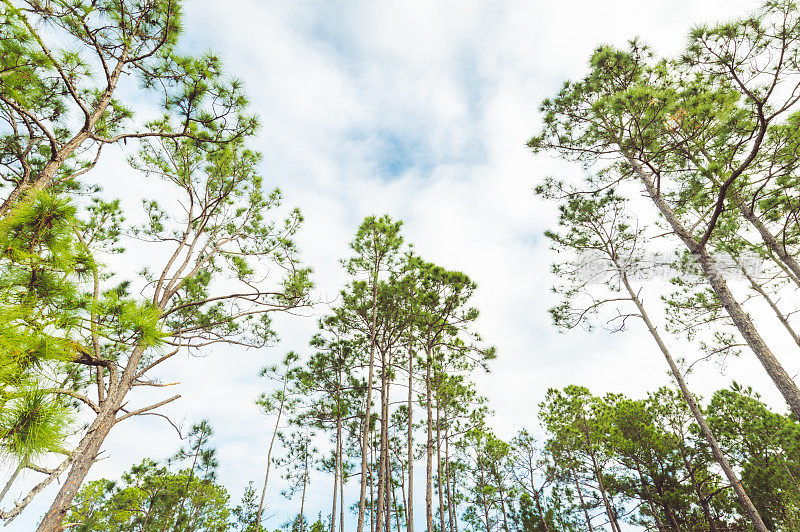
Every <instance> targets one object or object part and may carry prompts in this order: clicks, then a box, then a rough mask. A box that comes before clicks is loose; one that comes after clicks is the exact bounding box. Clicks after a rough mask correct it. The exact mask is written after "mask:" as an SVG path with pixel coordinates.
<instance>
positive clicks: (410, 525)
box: [406, 343, 414, 532]
mask: <svg viewBox="0 0 800 532" xmlns="http://www.w3.org/2000/svg"><path fill="white" fill-rule="evenodd" d="M413 400H414V353H413V351H412V348H411V344H410V343H409V346H408V434H407V437H406V439H407V442H406V443H407V445H408V449H407V450H408V496H407V497H406V500H407V501H408V502H407V503H406V506H407V509H406V514H407V515H408V517H407V524H406V529H407V530H408V532H414V408H413V407H414V402H413Z"/></svg>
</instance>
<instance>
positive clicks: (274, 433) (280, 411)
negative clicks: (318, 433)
mask: <svg viewBox="0 0 800 532" xmlns="http://www.w3.org/2000/svg"><path fill="white" fill-rule="evenodd" d="M287 382H288V378H287V377H286V376H284V379H283V393H282V394H281V402H280V403H279V404H278V414H277V417H276V419H275V428H274V429H273V430H272V438H270V440H269V448H268V449H267V470H266V472H265V473H264V486H263V487H262V488H261V500H260V501H259V503H258V512H256V519H255V522H254V524H255V526H256V530H258V527H259V526H261V515H262V513H263V512H264V500H265V497H266V495H267V482H268V481H269V469H270V465H271V463H272V448H273V446H274V445H275V437H276V436H277V435H278V426H279V425H280V422H281V415H282V414H283V405H284V402H285V401H286V385H287Z"/></svg>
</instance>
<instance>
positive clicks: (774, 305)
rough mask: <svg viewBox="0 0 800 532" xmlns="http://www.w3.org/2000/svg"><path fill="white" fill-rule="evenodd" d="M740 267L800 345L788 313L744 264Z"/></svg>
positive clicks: (799, 339)
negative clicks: (780, 307) (787, 315)
mask: <svg viewBox="0 0 800 532" xmlns="http://www.w3.org/2000/svg"><path fill="white" fill-rule="evenodd" d="M739 269H740V270H741V271H742V273H743V274H744V276H745V277H746V278H747V280H748V281H749V282H750V286H751V287H752V288H753V290H755V291H756V292H758V293H759V295H761V297H763V298H764V300H765V301H766V302H767V304H768V305H769V306H770V308H771V309H772V312H774V313H775V317H777V318H778V321H779V322H781V325H783V328H784V329H786V332H788V333H789V336H791V337H792V340H794V343H795V344H797V345H798V346H800V336H798V334H797V332H796V331H795V330H794V328H793V327H792V324H791V323H789V318H787V317H786V315H785V314H784V313H783V312H781V309H779V308H778V304H777V303H776V302H775V301H774V300H773V299H772V298H771V297H770V296H769V294H768V293H767V291H766V290H765V289H764V287H763V286H761V285H760V284H759V283H758V282H757V281H756V280H755V279H754V278H753V277H752V276H751V275H750V272H748V271H747V269H746V268H745V267H744V266H742V265H741V264H740V265H739Z"/></svg>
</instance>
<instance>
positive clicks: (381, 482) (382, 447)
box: [374, 351, 391, 532]
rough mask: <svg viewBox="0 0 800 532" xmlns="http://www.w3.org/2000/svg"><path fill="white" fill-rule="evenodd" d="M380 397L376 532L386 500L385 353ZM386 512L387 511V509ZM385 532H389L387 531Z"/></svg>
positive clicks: (380, 525) (382, 519)
mask: <svg viewBox="0 0 800 532" xmlns="http://www.w3.org/2000/svg"><path fill="white" fill-rule="evenodd" d="M380 355H381V371H380V375H381V396H380V403H381V430H380V437H379V443H378V497H377V499H376V501H377V507H376V508H375V509H374V511H375V522H376V526H375V530H376V532H382V530H383V525H384V519H385V517H384V506H385V504H384V502H385V499H386V435H387V431H388V429H389V420H388V419H387V412H388V406H387V405H388V402H389V397H388V395H389V394H388V389H387V382H388V372H387V364H386V353H385V352H383V351H381V353H380ZM387 510H388V509H387ZM386 532H391V531H389V530H387V531H386Z"/></svg>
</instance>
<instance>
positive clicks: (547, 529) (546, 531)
mask: <svg viewBox="0 0 800 532" xmlns="http://www.w3.org/2000/svg"><path fill="white" fill-rule="evenodd" d="M531 483H533V479H531ZM533 500H534V502H535V503H536V509H537V510H538V511H539V516H540V517H541V518H542V526H543V527H544V532H550V526H549V525H548V524H547V516H546V515H545V513H544V508H542V497H541V495H539V492H538V490H536V489H534V490H533Z"/></svg>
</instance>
